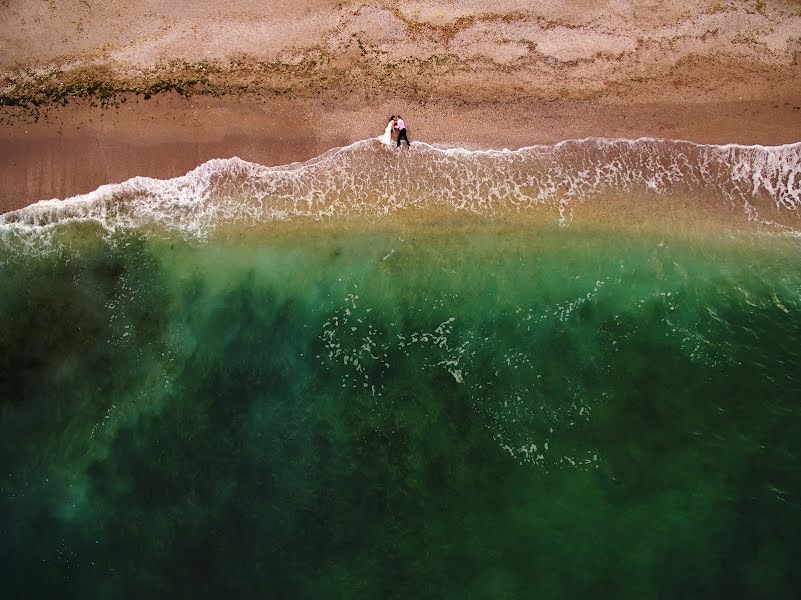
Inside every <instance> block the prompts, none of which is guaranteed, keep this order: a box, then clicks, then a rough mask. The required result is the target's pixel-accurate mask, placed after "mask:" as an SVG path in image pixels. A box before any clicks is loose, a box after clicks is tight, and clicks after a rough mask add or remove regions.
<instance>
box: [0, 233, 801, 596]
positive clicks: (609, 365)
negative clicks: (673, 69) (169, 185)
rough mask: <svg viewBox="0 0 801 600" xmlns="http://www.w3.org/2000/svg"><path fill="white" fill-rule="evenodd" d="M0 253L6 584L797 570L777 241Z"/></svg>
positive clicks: (71, 245)
mask: <svg viewBox="0 0 801 600" xmlns="http://www.w3.org/2000/svg"><path fill="white" fill-rule="evenodd" d="M69 227H71V228H72V229H69V228H67V229H66V230H65V231H64V232H63V234H61V235H60V236H57V237H56V239H57V241H58V240H61V241H60V243H61V244H62V245H61V247H60V249H58V250H54V249H51V251H50V252H49V253H48V254H46V255H41V254H36V253H34V252H31V251H25V250H23V249H22V247H20V248H17V249H15V248H14V247H13V244H12V246H10V247H7V248H6V249H5V250H3V251H2V253H0V281H2V283H3V284H2V286H0V310H1V311H2V320H3V327H2V328H1V329H0V402H2V405H1V407H0V410H1V412H0V414H1V415H2V417H1V419H0V427H2V429H1V430H0V433H1V434H2V436H0V460H1V461H2V462H0V466H2V469H0V492H1V493H0V579H1V580H2V585H3V588H4V590H5V591H4V593H3V594H4V597H7V598H54V597H64V598H147V597H175V598H221V597H232V598H236V597H259V596H263V597H275V598H282V597H287V598H298V597H304V598H327V597H334V598H339V597H360V598H361V597H393V598H395V597H397V598H410V597H425V598H445V597H453V598H465V597H469V598H588V597H605V598H638V599H641V598H700V597H704V598H707V597H720V598H732V597H761V598H776V597H786V596H787V593H788V592H790V591H793V592H796V591H797V590H798V589H801V570H800V569H799V568H798V564H799V559H801V542H799V540H798V534H799V532H801V472H800V471H799V456H800V455H801V406H800V405H801V373H799V370H798V365H799V358H801V357H800V354H801V320H799V316H800V315H801V267H799V264H801V263H800V262H799V259H800V258H801V245H800V244H799V243H798V241H797V240H792V239H786V238H782V237H779V236H776V235H758V234H753V235H751V234H739V235H737V236H725V235H721V236H719V237H714V238H707V239H704V240H699V239H698V238H696V237H691V236H683V237H682V236H677V235H672V236H667V235H666V236H659V235H650V234H638V235H627V234H624V233H620V232H610V231H591V230H580V229H578V228H567V229H558V228H554V229H549V228H545V227H530V228H527V227H517V228H514V227H512V228H509V227H504V226H502V225H489V224H484V225H480V224H479V225H475V224H474V225H463V226H458V227H453V228H439V227H437V226H435V225H431V226H428V227H426V226H418V227H414V228H411V227H408V226H403V225H386V226H382V227H373V228H363V229H359V228H357V227H354V228H351V229H347V230H345V229H340V230H337V229H335V228H333V227H331V228H326V227H320V226H310V227H309V228H308V229H307V230H306V231H303V230H302V229H298V230H297V231H293V232H288V231H287V232H286V233H281V231H280V228H278V230H277V231H272V232H270V233H269V234H268V235H267V234H266V235H260V236H257V235H248V236H246V237H242V238H237V237H229V238H228V239H218V240H216V241H211V242H205V243H189V242H186V241H182V240H180V239H177V238H176V239H170V240H165V239H154V238H145V237H143V236H142V235H136V234H130V233H129V234H118V235H116V236H114V237H112V239H111V240H109V241H101V239H100V237H99V236H98V235H97V232H96V231H95V230H94V229H92V227H90V226H87V225H71V226H69Z"/></svg>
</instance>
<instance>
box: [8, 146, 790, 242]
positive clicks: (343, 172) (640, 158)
mask: <svg viewBox="0 0 801 600" xmlns="http://www.w3.org/2000/svg"><path fill="white" fill-rule="evenodd" d="M637 190H639V191H642V192H646V193H649V194H654V196H655V197H658V196H662V195H664V194H666V193H669V192H673V191H683V190H684V191H689V192H693V191H700V192H703V193H707V194H708V193H712V194H713V195H715V196H716V197H717V198H719V200H720V204H721V206H724V207H725V208H726V209H727V210H729V211H730V210H731V209H732V208H738V207H739V208H741V209H742V212H743V215H744V216H745V217H747V218H748V219H751V220H755V221H759V222H773V220H774V219H775V217H776V214H780V215H781V216H785V217H786V216H788V215H790V216H796V215H797V213H798V208H799V204H800V203H801V143H794V144H786V145H782V146H760V145H752V146H746V145H740V144H725V145H708V144H696V143H693V142H687V141H682V140H663V139H657V138H639V139H636V140H633V139H604V138H585V139H576V140H566V141H562V142H559V143H557V144H554V145H532V146H527V147H524V148H520V149H517V150H509V149H481V150H468V149H465V148H441V147H435V146H433V145H431V144H427V143H423V142H416V143H415V144H414V146H413V147H412V148H411V149H410V150H409V149H403V150H397V149H393V148H389V147H386V146H384V145H382V144H380V143H379V141H378V140H376V139H370V140H360V141H357V142H354V143H353V144H350V145H348V146H344V147H342V148H334V149H332V150H329V151H328V152H326V153H324V154H322V155H320V156H318V157H315V158H313V159H311V160H309V161H306V162H303V163H292V164H289V165H282V166H277V167H266V166H263V165H259V164H255V163H250V162H247V161H244V160H241V159H239V158H237V157H234V158H229V159H214V160H210V161H208V162H206V163H203V164H201V165H199V166H198V167H197V168H195V169H193V170H192V171H190V172H189V173H187V174H186V175H183V176H181V177H176V178H173V179H167V180H159V179H152V178H148V177H134V178H132V179H129V180H128V181H125V182H123V183H119V184H109V185H103V186H101V187H99V188H98V189H97V190H95V191H93V192H90V193H88V194H82V195H78V196H74V197H72V198H68V199H66V200H55V199H53V200H44V201H41V202H37V203H36V204H33V205H31V206H28V207H26V208H23V209H20V210H17V211H13V212H10V213H6V214H4V215H0V235H3V236H7V235H8V234H9V233H12V232H13V233H15V234H25V233H32V232H33V233H37V232H41V231H42V230H43V229H47V228H50V227H52V226H53V225H57V224H61V223H68V222H72V221H86V220H88V221H94V222H97V223H99V224H100V225H101V226H102V227H104V228H106V229H108V230H110V231H113V230H117V229H120V228H138V227H144V226H152V225H157V226H159V227H162V228H166V229H168V230H178V231H182V232H184V233H186V234H187V235H190V236H196V237H203V236H204V235H206V234H207V233H209V232H211V231H213V230H214V229H215V228H217V227H219V226H221V225H223V224H239V225H247V224H256V223H263V222H267V221H279V220H287V219H293V218H307V219H315V220H320V219H328V218H332V217H348V216H359V217H365V216H366V217H377V218H380V217H382V216H385V215H388V214H390V213H392V212H394V211H396V210H398V209H401V208H410V207H412V208H414V207H417V208H426V207H436V208H440V209H442V208H445V209H448V210H453V211H467V212H471V213H476V214H494V213H496V212H498V211H508V210H515V211H520V210H531V209H542V208H543V207H544V208H550V209H553V210H554V211H556V212H557V213H558V215H559V218H561V219H562V220H563V221H564V222H568V221H569V220H570V218H571V211H572V207H573V206H575V205H576V204H579V203H583V202H587V201H589V200H593V199H595V198H598V197H599V195H601V194H603V193H605V192H617V191H623V192H627V191H637ZM760 194H763V195H766V196H767V197H768V198H769V199H770V201H772V204H773V206H774V207H775V211H774V212H775V213H776V214H772V215H761V214H760V213H759V210H758V209H757V206H756V205H755V203H754V199H755V198H757V197H758V196H759V195H760ZM793 229H795V227H793Z"/></svg>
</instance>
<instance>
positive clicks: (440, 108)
mask: <svg viewBox="0 0 801 600" xmlns="http://www.w3.org/2000/svg"><path fill="white" fill-rule="evenodd" d="M799 104H801V100H798V99H796V98H793V97H787V96H785V97H776V98H773V99H772V100H767V99H762V98H760V99H758V100H743V101H724V102H691V101H686V102H675V101H673V102H666V103H654V102H644V101H640V102H636V98H635V99H633V101H632V104H630V105H628V106H622V105H621V104H620V103H619V101H617V100H614V101H610V100H604V99H595V100H571V99H565V100H554V101H544V100H542V99H538V98H531V99H516V100H509V101H504V102H480V103H475V104H474V105H467V104H466V105H464V106H454V105H450V104H448V103H447V102H432V101H425V100H420V99H419V98H414V97H408V98H382V99H375V100H373V101H371V102H364V101H362V102H357V101H354V100H351V101H343V100H337V99H334V98H332V97H323V98H320V99H319V100H309V99H288V98H276V97H269V96H244V97H232V96H222V97H207V96H190V97H184V96H181V95H179V94H177V93H165V94H161V95H159V96H158V97H154V98H153V99H150V100H147V101H145V100H142V99H138V100H137V99H135V98H134V99H132V100H131V101H130V102H126V103H125V104H124V105H122V106H121V107H120V108H107V109H100V108H98V107H96V106H91V105H90V104H88V103H73V104H71V105H69V106H67V107H57V108H52V109H51V110H49V111H48V112H47V113H46V114H45V115H44V117H43V118H42V119H40V120H39V121H38V122H20V121H16V122H12V123H8V122H4V123H2V124H0V181H3V182H4V183H3V185H2V188H0V213H4V212H8V211H10V210H15V209H18V208H22V207H23V206H26V205H30V204H33V203H35V202H37V201H39V200H45V199H52V198H59V199H64V198H68V197H72V196H75V195H79V194H84V193H88V192H90V191H93V190H95V189H97V188H98V187H100V186H101V185H103V184H107V183H120V182H122V181H125V180H127V179H130V178H131V177H135V176H146V177H152V178H156V179H169V178H173V177H177V176H180V175H184V174H186V173H187V172H189V171H191V170H192V169H193V168H195V167H197V166H198V165H199V164H202V163H204V162H206V161H208V160H210V159H214V158H229V157H232V156H238V157H239V158H241V159H243V160H246V161H248V162H254V163H258V164H262V165H265V166H278V165H285V164H290V163H293V162H304V161H307V160H309V159H312V158H314V157H316V156H319V155H320V154H322V153H324V152H326V151H327V150H330V149H332V148H337V147H341V146H346V145H348V144H350V143H353V142H354V141H357V140H360V139H366V138H369V137H375V136H377V135H379V134H380V133H381V132H382V130H383V126H384V119H385V118H386V116H385V115H386V114H390V113H394V112H401V113H402V114H404V118H405V120H406V121H407V123H408V124H409V129H410V137H411V139H412V141H413V142H414V141H416V140H421V141H426V142H428V143H433V144H444V145H448V146H458V147H464V148H467V149H471V150H477V149H503V148H507V149H511V150H514V149H518V148H521V147H525V146H530V145H536V144H555V143H557V142H560V141H564V140H568V139H583V138H587V137H599V138H626V139H637V138H640V137H653V138H661V139H671V140H686V141H690V142H695V143H701V144H733V143H734V144H744V145H754V144H759V145H765V146H776V145H782V144H788V143H794V142H798V141H801V107H799Z"/></svg>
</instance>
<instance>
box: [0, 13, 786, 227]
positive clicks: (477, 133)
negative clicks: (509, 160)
mask: <svg viewBox="0 0 801 600" xmlns="http://www.w3.org/2000/svg"><path fill="white" fill-rule="evenodd" d="M115 6H116V5H114V4H113V3H108V2H96V1H94V2H90V1H87V2H65V3H46V2H43V3H39V4H27V5H23V4H19V3H13V2H12V3H7V5H6V6H4V7H2V8H0V10H2V11H3V12H4V18H3V20H2V24H0V48H2V49H3V50H4V52H3V53H2V59H0V84H2V86H3V88H2V89H3V96H2V104H3V105H4V106H2V108H0V158H1V160H0V175H1V176H2V180H3V182H4V185H3V186H2V190H0V208H1V209H2V210H3V211H7V210H11V209H15V208H19V207H21V206H24V205H26V204H30V203H31V202H34V201H37V200H40V199H46V198H66V197H69V196H72V195H75V194H78V193H86V192H89V191H91V190H93V189H95V188H96V187H98V186H99V185H102V184H103V183H111V182H120V181H124V180H126V179H128V178H130V177H133V176H135V175H143V176H149V177H157V178H169V177H175V176H178V175H182V174H184V173H186V172H188V171H189V170H191V169H192V168H193V167H195V166H197V165H198V164H200V163H202V162H204V161H206V160H209V159H211V158H223V157H230V156H238V157H240V158H243V159H245V160H248V161H252V162H255V163H259V164H263V165H268V166H273V165H281V164H286V163H290V162H295V161H304V160H308V159H311V158H313V157H315V156H317V155H319V154H321V153H322V152H324V151H326V150H328V149H330V148H334V147H338V146H344V145H347V144H348V143H351V142H354V141H357V140H360V139H365V138H368V137H374V136H377V135H378V134H380V133H381V131H382V130H383V125H384V123H385V121H384V119H385V118H386V116H387V115H389V114H394V113H398V112H401V113H402V114H403V113H405V114H404V117H405V120H406V122H407V123H408V124H409V128H410V129H409V131H410V135H411V138H412V140H424V141H427V142H429V143H434V144H442V145H446V146H459V147H467V148H472V149H479V148H512V149H514V148H520V147H524V146H530V145H535V144H552V143H556V142H559V141H562V140H566V139H576V138H585V137H602V138H635V139H636V138H639V137H655V138H665V139H683V140H690V141H694V142H699V143H713V144H725V143H740V144H762V145H778V144H785V143H791V142H794V141H797V140H798V139H799V136H801V94H799V91H798V90H799V85H798V80H799V73H800V72H801V66H800V65H799V60H801V59H799V56H801V54H799V52H801V45H799V44H800V42H799V37H798V34H797V32H798V31H799V29H801V13H799V9H798V8H797V7H796V6H795V5H794V4H792V3H782V2H740V3H732V2H729V3H706V2H685V3H679V4H673V5H671V6H670V7H663V6H662V5H661V4H659V3H648V2H635V3H626V4H624V5H621V6H620V7H618V6H617V5H616V4H614V3H611V4H610V3H592V4H586V5H585V4H581V3H576V4H569V5H565V6H561V5H558V4H547V5H543V6H541V7H538V8H531V7H528V5H527V4H526V3H519V2H502V3H493V4H492V6H491V7H488V6H487V5H485V4H484V3H481V2H473V3H467V4H465V3H459V4H458V6H457V5H456V4H453V5H450V4H445V5H440V4H435V3H428V2H404V3H392V2H374V3H368V4H358V5H356V4H354V5H349V4H347V3H333V2H305V3H302V4H300V5H294V4H293V5H292V7H291V8H290V7H289V5H286V6H285V5H284V4H281V3H278V4H271V6H270V7H268V8H265V7H262V6H260V5H259V6H257V5H256V4H254V3H251V2H234V3H229V4H228V5H226V9H225V10H222V9H218V8H215V6H216V5H215V4H214V3H210V2H209V3H205V2H201V3H193V10H191V11H187V10H184V9H183V8H182V6H183V5H181V4H174V3H171V4H169V5H167V6H165V7H164V8H163V9H161V10H151V9H148V8H146V7H145V4H141V5H140V4H139V3H128V4H127V5H126V7H125V8H117V7H115ZM43 39H57V40H58V42H57V43H53V44H43V43H41V41H42V40H43ZM146 98H147V99H146ZM65 103H66V106H64V104H65ZM42 174H45V176H41V175H42Z"/></svg>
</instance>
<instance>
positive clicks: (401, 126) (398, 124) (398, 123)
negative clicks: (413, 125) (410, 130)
mask: <svg viewBox="0 0 801 600" xmlns="http://www.w3.org/2000/svg"><path fill="white" fill-rule="evenodd" d="M395 129H396V130H397V131H398V148H400V145H401V140H402V141H404V142H406V145H407V146H409V147H411V144H410V143H409V138H408V137H406V123H404V122H403V119H402V118H401V116H400V115H398V116H397V117H395Z"/></svg>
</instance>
